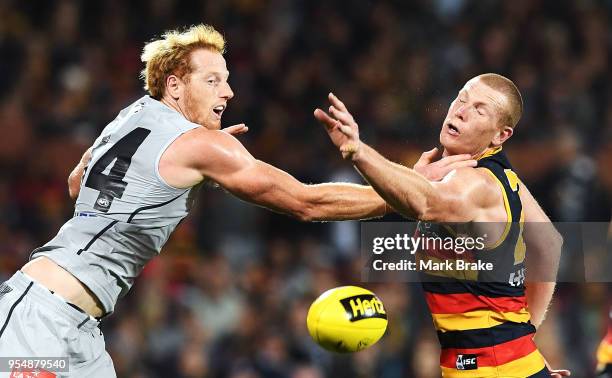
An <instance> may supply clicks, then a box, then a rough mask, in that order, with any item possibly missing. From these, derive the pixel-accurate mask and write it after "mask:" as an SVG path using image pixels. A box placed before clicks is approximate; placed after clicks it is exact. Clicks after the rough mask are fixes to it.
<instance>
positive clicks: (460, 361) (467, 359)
mask: <svg viewBox="0 0 612 378" xmlns="http://www.w3.org/2000/svg"><path fill="white" fill-rule="evenodd" d="M456 367H457V370H476V369H478V360H477V357H476V355H475V354H458V355H457V363H456Z"/></svg>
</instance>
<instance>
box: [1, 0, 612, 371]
mask: <svg viewBox="0 0 612 378" xmlns="http://www.w3.org/2000/svg"><path fill="white" fill-rule="evenodd" d="M611 17H612V1H610V0H601V1H595V0H589V1H552V0H551V1H543V0H508V1H494V0H491V1H477V0H474V1H468V0H431V1H428V0H415V1H356V2H345V1H306V0H287V1H285V0H268V1H264V0H224V1H193V0H192V1H178V0H155V1H144V0H138V1H129V2H127V1H120V0H108V1H76V0H64V1H44V2H39V1H30V2H24V1H18V0H0V72H1V75H0V88H2V89H3V90H2V92H0V135H1V136H2V137H1V138H0V172H1V173H0V215H1V218H0V246H1V250H2V252H1V253H0V281H2V280H4V279H6V278H8V277H9V276H10V274H12V272H14V271H15V270H16V269H18V268H19V267H20V266H21V265H22V264H23V263H24V262H25V261H26V260H27V257H28V255H29V252H30V251H31V250H32V249H33V248H35V247H37V246H39V245H41V244H43V243H44V242H46V241H47V240H49V239H50V238H51V237H52V236H53V235H54V234H55V233H56V232H57V230H58V229H59V227H60V226H61V225H62V224H63V222H64V221H65V220H66V219H68V218H69V217H70V216H71V214H72V211H73V209H72V206H73V203H72V201H70V199H69V197H68V192H67V186H66V179H67V176H68V173H69V172H70V170H71V169H72V168H73V167H74V165H75V164H76V163H77V162H78V160H79V158H80V156H81V154H82V153H83V152H84V151H85V149H86V148H88V147H89V146H90V145H91V143H92V142H93V140H94V138H95V137H96V136H97V134H98V133H99V132H100V131H101V129H102V128H103V127H104V126H105V125H106V124H107V123H108V122H109V121H111V120H112V119H113V118H114V117H115V115H116V114H117V113H118V111H119V110H121V109H122V108H124V107H125V106H127V105H128V104H129V103H131V102H132V101H133V100H135V99H137V98H139V97H140V96H142V95H143V94H144V91H143V89H142V86H143V83H142V82H141V81H140V79H139V72H140V70H141V69H142V68H143V67H142V64H141V62H140V60H139V56H140V52H141V49H142V47H143V46H144V43H145V42H146V41H149V40H151V39H152V38H154V37H156V36H159V35H160V33H162V32H163V31H164V30H167V29H171V28H176V27H179V26H185V25H191V24H195V23H201V22H205V23H209V24H212V25H213V26H215V27H217V28H218V29H219V30H220V31H222V33H223V34H224V35H225V37H226V39H227V41H228V48H227V54H226V58H227V61H228V68H229V70H230V72H231V74H230V85H231V86H232V87H233V90H234V92H235V94H236V96H235V98H234V99H233V100H232V101H231V102H230V104H229V108H228V110H227V111H226V112H225V115H224V124H225V125H226V126H229V125H231V124H235V123H240V122H244V123H246V124H247V125H248V126H249V127H250V131H249V133H248V134H247V135H245V136H241V137H240V139H241V140H242V141H243V142H244V144H245V145H246V146H247V147H248V148H249V150H250V151H251V152H252V153H253V155H255V156H256V157H258V158H260V159H262V160H265V161H267V162H270V163H272V164H274V165H276V166H278V167H280V168H282V169H285V170H287V171H288V172H290V173H292V174H293V175H295V176H296V177H297V178H299V179H300V180H302V181H304V182H324V181H330V180H333V181H354V182H359V181H360V178H359V176H358V175H357V174H356V173H355V172H354V171H353V170H352V168H351V167H350V166H349V165H348V164H347V163H345V162H343V161H342V160H341V158H340V156H339V154H338V153H337V152H336V151H335V150H334V148H332V145H331V143H329V141H328V140H327V136H326V134H325V133H324V132H323V130H321V127H320V126H319V125H317V124H316V122H315V120H314V118H313V117H312V111H313V109H314V108H315V107H321V106H325V105H326V95H327V93H328V92H329V91H330V90H331V91H333V92H334V93H336V94H338V95H339V96H340V97H341V98H342V99H343V100H344V101H345V103H346V104H347V106H348V107H349V109H351V110H352V112H353V114H354V116H355V118H356V119H357V121H358V122H359V124H360V128H361V133H362V135H363V139H364V140H365V141H366V142H368V143H370V144H372V145H374V146H375V147H376V148H378V149H379V150H380V151H382V152H383V153H384V154H385V155H386V156H388V157H390V158H392V159H393V160H395V161H397V162H401V163H403V164H406V165H408V166H411V165H412V164H414V162H415V161H416V160H417V158H418V156H419V155H420V153H421V152H422V151H424V150H429V149H431V148H432V147H434V146H436V145H437V143H438V141H437V135H438V132H439V128H440V126H441V123H442V120H443V118H444V116H445V114H446V111H447V108H448V105H449V104H450V102H451V101H452V99H453V98H454V96H456V93H457V91H458V90H459V89H460V88H461V87H462V86H463V84H464V82H465V81H467V80H468V79H469V78H471V77H472V76H475V75H477V74H479V73H484V72H496V73H500V74H503V75H506V76H508V77H510V78H511V79H513V80H514V81H515V83H516V84H517V86H518V87H519V89H520V90H521V92H522V94H523V99H524V102H525V112H524V115H523V118H522V120H521V122H520V123H519V125H518V126H517V129H516V132H515V135H514V136H513V137H512V139H511V140H510V141H509V142H508V143H507V145H506V146H505V147H504V148H505V150H507V153H508V155H509V157H510V159H511V161H512V162H513V164H514V166H515V171H517V172H518V174H519V176H520V177H521V178H522V180H523V181H524V182H525V183H526V185H527V186H528V187H529V188H530V189H531V191H532V193H533V194H534V196H535V197H536V198H537V199H538V200H539V201H540V202H541V204H542V205H543V207H544V208H545V210H546V211H547V213H548V214H549V215H550V216H551V218H552V219H553V220H556V221H603V222H607V221H609V220H610V209H611V208H612V204H611V202H612V195H611V194H612V169H610V168H609V167H608V168H606V167H607V166H608V164H609V163H610V162H612V71H611V70H610V69H609V66H610V58H611V56H610V54H611V53H612V24H611V22H612V19H611ZM199 202H200V203H199V206H198V208H197V210H196V211H195V212H194V213H193V214H192V215H191V216H190V217H188V218H187V220H186V221H185V222H183V223H182V224H181V226H180V227H179V228H178V229H177V231H176V232H175V234H174V235H173V237H172V239H171V240H170V242H169V243H168V245H167V246H166V247H165V248H164V250H163V252H162V255H161V256H160V257H159V258H157V259H155V260H154V261H153V262H152V263H151V264H150V265H149V266H148V267H147V269H146V270H145V272H144V274H143V275H142V277H140V279H139V280H138V281H137V283H136V285H135V287H134V289H133V290H132V292H130V293H129V294H128V295H127V297H126V298H124V299H123V301H120V302H119V304H118V306H117V309H116V313H115V314H114V315H113V316H111V317H110V318H108V319H106V320H104V321H103V323H102V326H101V327H102V329H103V331H104V334H105V338H106V343H107V349H108V350H109V352H110V353H111V355H112V357H113V360H114V363H115V367H116V370H117V373H118V376H119V377H135V378H136V377H232V378H239V377H240V378H247V377H248V378H251V377H253V378H255V377H272V378H273V377H279V378H280V377H292V378H317V377H331V376H333V377H385V378H392V377H416V378H432V377H437V376H439V372H438V370H437V359H438V347H437V340H436V337H435V333H434V331H433V326H432V325H431V320H430V318H429V315H428V313H427V311H426V308H425V306H424V302H423V298H422V294H421V293H420V288H419V287H417V286H415V285H406V284H377V285H367V286H368V287H369V288H372V289H373V290H375V292H376V293H377V294H378V295H379V296H380V297H381V298H382V300H383V302H384V303H385V305H386V308H387V312H388V313H389V318H390V324H389V331H388V333H387V335H386V336H385V337H384V339H383V340H382V341H381V342H380V343H379V344H378V345H376V346H375V347H373V348H371V349H369V350H367V351H364V352H360V353H357V354H354V355H346V356H339V355H333V354H330V353H327V352H324V351H323V350H321V349H320V348H318V347H317V346H316V345H315V344H314V343H313V342H312V341H311V340H310V338H309V336H308V333H307V330H306V326H305V317H306V312H307V310H308V306H309V304H310V302H311V301H312V300H313V299H314V298H315V297H316V296H318V295H319V294H320V293H322V292H323V291H325V290H327V289H329V288H332V287H335V286H340V285H345V284H359V285H363V284H362V283H361V282H360V271H359V224H358V223H356V222H344V223H333V224H303V223H299V222H297V221H293V220H291V219H289V218H286V217H283V216H280V215H276V214H273V213H270V212H267V211H265V210H262V209H259V208H256V207H253V206H250V205H246V204H244V203H242V202H240V201H238V200H236V199H234V198H232V197H230V196H229V195H227V194H226V193H224V192H223V191H222V190H220V189H218V188H214V187H210V188H208V189H207V190H204V191H202V194H201V197H200V199H199ZM608 296H609V292H608V291H607V288H606V286H604V285H603V284H594V283H592V284H569V283H568V284H561V285H559V290H558V293H557V296H556V298H555V300H554V303H553V307H552V310H551V312H550V315H549V319H548V320H547V321H546V323H545V325H544V326H543V327H542V328H541V331H540V332H539V334H540V335H539V336H538V343H539V345H540V346H541V347H542V350H543V352H544V353H545V355H546V356H547V357H548V358H549V360H550V362H551V363H552V364H553V365H554V366H558V367H566V368H570V369H573V370H574V375H575V376H578V377H583V378H588V377H591V376H592V370H593V367H594V352H595V348H596V343H597V342H598V341H599V339H600V337H601V336H603V332H604V329H605V322H604V319H605V316H604V315H605V314H606V313H607V309H605V308H604V307H605V306H604V304H605V302H606V301H607V300H608V299H609V298H608Z"/></svg>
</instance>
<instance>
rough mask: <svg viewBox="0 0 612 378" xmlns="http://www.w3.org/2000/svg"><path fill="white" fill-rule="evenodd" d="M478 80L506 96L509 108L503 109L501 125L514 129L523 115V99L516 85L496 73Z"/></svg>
mask: <svg viewBox="0 0 612 378" xmlns="http://www.w3.org/2000/svg"><path fill="white" fill-rule="evenodd" d="M476 78H478V79H480V81H482V82H483V83H484V84H485V85H486V86H488V87H490V88H493V89H495V90H496V91H499V92H501V93H502V94H503V95H504V96H506V99H507V100H508V106H507V107H506V108H505V109H501V113H502V114H501V116H502V117H501V123H502V125H503V126H510V127H512V128H514V127H515V126H516V125H517V124H518V122H519V120H520V119H521V116H522V115H523V97H522V96H521V92H520V91H519V90H518V88H517V87H516V85H514V83H513V82H512V80H510V79H508V78H507V77H505V76H502V75H498V74H494V73H486V74H482V75H478V76H476Z"/></svg>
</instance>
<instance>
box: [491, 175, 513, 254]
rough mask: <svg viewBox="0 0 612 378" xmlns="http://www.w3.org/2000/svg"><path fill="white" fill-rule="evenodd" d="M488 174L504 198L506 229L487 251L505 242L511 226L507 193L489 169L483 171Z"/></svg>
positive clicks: (510, 212)
mask: <svg viewBox="0 0 612 378" xmlns="http://www.w3.org/2000/svg"><path fill="white" fill-rule="evenodd" d="M485 171H487V173H488V174H490V175H491V177H493V178H494V179H495V181H496V182H497V184H498V185H499V187H500V188H501V191H502V196H503V197H504V208H505V209H506V218H507V220H506V227H505V228H504V232H503V233H502V235H501V236H500V238H499V240H498V241H497V242H495V244H493V245H491V246H488V247H487V249H495V248H497V247H499V246H500V245H501V243H503V242H504V240H506V236H508V232H510V226H512V211H511V210H510V202H509V201H508V193H506V188H504V184H502V182H501V181H499V179H498V178H497V176H495V173H493V172H491V171H490V170H489V169H485Z"/></svg>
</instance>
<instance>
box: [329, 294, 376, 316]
mask: <svg viewBox="0 0 612 378" xmlns="http://www.w3.org/2000/svg"><path fill="white" fill-rule="evenodd" d="M340 303H342V306H343V307H344V309H345V310H346V313H347V315H348V316H349V321H351V322H356V321H358V320H362V319H370V318H381V319H387V313H386V312H385V308H384V307H383V304H382V302H381V301H380V299H378V298H376V297H375V296H374V295H371V294H362V295H355V296H354V297H349V298H344V299H340Z"/></svg>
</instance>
